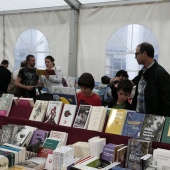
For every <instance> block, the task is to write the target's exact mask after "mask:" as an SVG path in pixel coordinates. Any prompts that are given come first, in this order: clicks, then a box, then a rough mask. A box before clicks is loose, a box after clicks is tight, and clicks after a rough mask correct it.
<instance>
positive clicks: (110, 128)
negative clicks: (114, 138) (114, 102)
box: [105, 109, 127, 135]
mask: <svg viewBox="0 0 170 170" xmlns="http://www.w3.org/2000/svg"><path fill="white" fill-rule="evenodd" d="M126 114H127V111H126V110H125V109H112V110H111V111H110V115H109V119H108V122H107V125H106V130H105V132H106V133H112V134H117V135H121V134H122V130H123V126H124V122H125V119H126Z"/></svg>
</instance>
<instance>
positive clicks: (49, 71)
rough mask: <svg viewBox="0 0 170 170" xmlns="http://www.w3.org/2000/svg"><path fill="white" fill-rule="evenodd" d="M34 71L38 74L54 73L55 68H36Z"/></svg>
mask: <svg viewBox="0 0 170 170" xmlns="http://www.w3.org/2000/svg"><path fill="white" fill-rule="evenodd" d="M36 73H37V75H38V76H41V75H46V74H49V75H55V70H47V69H44V70H43V69H36Z"/></svg>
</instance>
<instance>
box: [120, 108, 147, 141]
mask: <svg viewBox="0 0 170 170" xmlns="http://www.w3.org/2000/svg"><path fill="white" fill-rule="evenodd" d="M144 118H145V114H143V113H137V112H132V111H127V116H126V120H125V124H124V127H123V132H122V135H123V136H129V137H133V138H139V136H140V131H141V128H142V125H143V121H144Z"/></svg>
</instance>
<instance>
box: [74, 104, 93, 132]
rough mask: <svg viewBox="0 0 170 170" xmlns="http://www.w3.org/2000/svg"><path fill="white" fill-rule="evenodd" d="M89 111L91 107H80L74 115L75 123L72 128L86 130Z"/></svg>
mask: <svg viewBox="0 0 170 170" xmlns="http://www.w3.org/2000/svg"><path fill="white" fill-rule="evenodd" d="M91 109H92V106H90V105H80V106H79V110H78V112H77V115H76V118H75V121H74V124H73V127H75V128H81V129H86V128H87V125H88V122H89V117H90V114H91Z"/></svg>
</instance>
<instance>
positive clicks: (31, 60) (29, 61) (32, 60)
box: [26, 54, 35, 67]
mask: <svg viewBox="0 0 170 170" xmlns="http://www.w3.org/2000/svg"><path fill="white" fill-rule="evenodd" d="M26 61H27V64H28V66H29V67H34V66H35V57H34V56H33V55H32V54H29V55H28V56H27V57H26Z"/></svg>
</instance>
